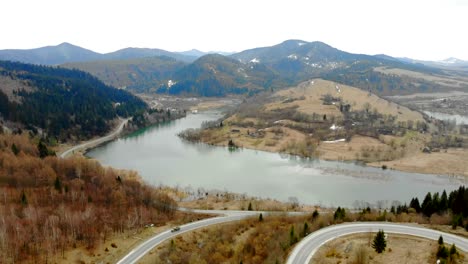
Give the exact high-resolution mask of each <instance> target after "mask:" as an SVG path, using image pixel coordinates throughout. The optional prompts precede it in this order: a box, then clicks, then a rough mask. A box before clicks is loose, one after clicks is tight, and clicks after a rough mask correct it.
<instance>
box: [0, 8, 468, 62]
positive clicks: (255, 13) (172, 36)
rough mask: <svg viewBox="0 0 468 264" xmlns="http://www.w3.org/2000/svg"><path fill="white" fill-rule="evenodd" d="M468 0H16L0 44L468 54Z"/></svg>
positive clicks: (0, 15) (2, 15) (4, 18)
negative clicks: (308, 46)
mask: <svg viewBox="0 0 468 264" xmlns="http://www.w3.org/2000/svg"><path fill="white" fill-rule="evenodd" d="M467 16H468V0H422V1H421V0H301V1H299V0H287V1H283V0H270V1H268V0H235V1H234V0H164V1H161V0H131V1H123V0H113V1H105V0H79V1H78V0H66V1H64V0H40V1H38V0H14V1H13V0H9V1H3V2H2V4H1V11H0V24H1V25H2V38H1V41H0V49H11V48H20V49H26V48H36V47H41V46H47V45H57V44H59V43H62V42H70V43H72V44H75V45H78V46H81V47H84V48H88V49H91V50H94V51H97V52H110V51H115V50H118V49H121V48H125V47H147V48H161V49H165V50H170V51H182V50H189V49H192V48H196V49H199V50H203V51H213V50H214V51H241V50H245V49H249V48H254V47H259V46H271V45H274V44H277V43H280V42H282V41H284V40H287V39H301V40H305V41H316V40H318V41H323V42H325V43H327V44H330V45H332V46H334V47H336V48H338V49H341V50H344V51H348V52H353V53H365V54H379V53H385V54H388V55H391V56H396V57H411V58H415V59H425V60H440V59H445V58H448V57H457V58H460V59H464V60H468V34H467V33H466V32H467V30H468V29H467V26H468V17H467Z"/></svg>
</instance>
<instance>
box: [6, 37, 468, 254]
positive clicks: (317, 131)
mask: <svg viewBox="0 0 468 264" xmlns="http://www.w3.org/2000/svg"><path fill="white" fill-rule="evenodd" d="M0 59H2V60H5V61H0V121H1V125H2V126H1V128H2V129H1V130H0V190H1V191H2V193H3V197H2V198H3V201H2V202H0V212H1V215H0V249H1V250H2V251H1V252H2V253H0V254H1V255H0V256H1V257H2V259H0V262H1V263H3V260H6V261H5V262H6V263H10V262H14V263H16V262H24V263H28V262H36V263H37V262H39V263H41V262H48V261H49V260H53V261H54V262H56V263H70V262H71V261H73V262H79V263H83V262H84V263H88V262H89V263H95V262H102V261H105V262H109V263H115V262H117V261H123V260H124V259H122V258H123V257H124V256H126V255H127V254H136V253H135V252H136V251H134V249H137V248H140V247H143V246H144V245H145V243H147V241H150V240H152V239H155V238H158V239H162V240H161V241H160V242H161V243H162V244H158V246H157V247H155V248H153V249H148V251H147V252H149V254H146V257H144V258H143V260H142V261H143V263H154V262H157V263H159V262H163V261H167V260H170V261H172V262H173V263H189V262H194V263H222V262H223V261H228V262H229V261H234V262H236V263H238V262H242V260H244V261H246V263H278V262H281V263H284V262H286V261H289V260H290V259H292V255H291V254H292V251H293V250H294V248H295V247H296V246H297V245H296V244H297V243H299V241H300V240H301V239H302V238H304V237H307V235H308V234H309V233H310V232H314V231H318V230H319V229H322V228H324V227H326V226H329V225H332V226H333V225H335V224H340V223H342V222H354V221H392V222H393V221H394V222H404V223H419V224H425V225H427V226H428V227H430V228H440V229H444V228H446V227H447V226H450V225H452V230H453V231H451V230H445V231H448V232H454V233H456V234H458V235H462V236H466V232H465V230H464V228H465V229H466V228H467V227H468V225H467V223H466V214H467V213H466V206H465V205H466V197H467V196H466V195H465V194H466V191H465V189H464V187H461V186H463V185H466V184H467V182H468V130H467V127H466V123H465V120H466V118H467V113H468V110H467V107H466V106H467V104H466V102H467V98H468V97H467V89H468V74H467V72H466V71H465V70H464V68H463V65H464V64H463V62H462V61H456V62H455V63H456V64H454V66H453V67H452V66H450V64H447V63H445V64H443V65H440V64H435V63H430V62H420V61H418V62H412V61H408V60H405V59H401V58H393V57H390V56H386V55H364V54H353V53H349V52H345V51H341V50H338V49H336V48H334V47H332V46H330V45H328V44H326V43H323V42H319V41H315V42H306V41H302V40H286V41H284V42H282V43H279V44H276V45H273V46H269V47H260V48H254V49H249V50H245V51H241V52H237V53H222V54H218V53H213V54H211V53H203V52H197V51H193V52H169V51H165V50H161V49H147V48H125V49H121V50H118V51H116V52H110V53H97V52H93V51H91V50H87V49H83V48H81V47H78V46H74V45H71V44H68V43H63V44H60V45H58V46H49V47H44V48H39V49H33V50H3V51H0ZM9 60H13V61H20V62H11V61H9ZM27 63H34V64H27ZM36 64H45V65H49V66H42V65H36ZM447 118H448V119H449V120H446V119H447ZM55 151H57V153H58V155H59V157H55V155H56V154H55ZM442 190H444V193H443V194H441V195H439V193H441V192H442ZM428 192H431V193H432V195H431V193H429V194H428ZM446 192H448V193H449V194H447V193H446ZM425 195H426V196H425ZM413 197H416V200H417V197H419V199H421V201H422V203H421V204H420V203H419V201H417V202H416V201H415V198H413ZM423 197H425V198H424V200H423V199H422V198H423ZM0 200H1V199H0ZM410 200H411V202H410V203H408V202H409V201H410ZM337 207H338V208H337ZM345 208H346V209H345ZM197 209H205V210H215V211H198V210H197ZM216 210H217V211H216ZM255 210H256V211H255ZM272 211H277V212H280V215H274V214H273V213H272ZM224 212H225V213H226V214H227V215H228V217H227V218H224V219H225V220H226V221H228V220H229V221H234V222H233V223H229V224H226V223H222V222H223V221H225V220H219V219H222V218H213V217H212V215H210V216H209V215H206V214H204V213H210V214H212V213H216V214H224ZM313 212H314V213H313ZM260 213H261V217H259V214H260ZM270 214H271V215H270ZM319 214H320V216H318V215H319ZM263 217H265V218H263ZM203 218H211V219H210V220H207V222H213V223H212V224H209V225H204V224H203V223H205V222H203V221H201V222H200V221H199V220H201V219H203ZM192 221H195V223H192V224H189V226H190V225H193V226H200V227H201V228H202V229H199V230H191V229H190V230H187V233H185V232H186V230H184V228H185V227H186V226H185V225H184V224H186V223H189V222H192ZM217 221H220V222H217ZM90 223H93V224H90ZM15 224H16V230H17V231H16V232H14V231H11V230H14V229H13V227H14V226H15ZM179 225H180V226H182V230H181V229H180V227H179V229H177V228H174V227H178V226H179ZM446 229H448V228H446ZM169 230H172V232H171V231H169ZM180 230H181V231H180ZM271 230H275V232H271ZM179 231H180V235H178V233H176V232H179ZM189 231H190V232H189ZM182 233H184V234H183V235H182ZM161 237H162V238H161ZM164 237H166V238H164ZM172 237H173V239H172ZM163 238H164V239H163ZM170 238H171V240H169V239H170ZM351 240H352V241H358V242H359V243H361V242H362V241H361V240H362V237H357V238H352V239H351ZM164 241H166V242H164ZM334 243H338V242H334ZM339 243H345V242H339ZM346 243H347V242H346ZM392 243H395V244H391V247H392V248H393V249H395V251H398V252H400V253H398V254H400V255H402V254H405V253H401V251H402V249H401V248H400V247H398V245H399V244H403V243H407V242H405V240H404V239H403V238H402V239H396V240H392ZM411 243H416V242H411ZM417 243H420V242H417ZM421 243H426V244H428V245H426V244H424V245H426V246H427V247H426V248H429V247H432V244H430V243H429V242H426V241H424V242H421ZM361 244H362V243H361ZM21 245H22V246H21ZM332 245H333V246H332V247H334V248H337V250H338V248H339V250H342V249H341V247H339V246H335V245H336V244H332ZM327 247H329V245H327V246H325V248H323V249H322V251H319V252H318V254H316V256H315V257H316V258H318V259H319V260H320V261H322V260H324V261H325V260H330V261H334V260H335V258H338V259H339V257H337V255H336V254H335V255H333V256H331V257H330V256H325V257H324V256H322V255H330V254H329V252H330V249H329V248H327ZM213 250H215V251H216V252H217V254H211V253H212V252H213ZM337 250H335V251H337ZM431 250H432V249H431ZM323 252H325V253H323ZM337 254H343V255H345V253H337ZM346 254H347V253H346ZM353 254H354V253H353ZM395 254H396V253H395ZM395 254H387V255H386V257H387V258H379V255H376V254H370V256H371V258H375V259H377V260H379V261H380V260H381V259H384V260H382V261H384V262H385V261H387V259H389V258H391V256H390V255H392V256H394V255H395ZM463 254H464V253H463ZM389 256H390V257H389ZM461 256H463V255H461ZM137 257H138V258H140V257H143V255H141V256H137ZM348 257H349V258H350V259H351V258H352V257H353V256H348ZM400 257H401V256H400ZM424 259H431V261H432V260H434V254H432V253H430V254H426V255H425V256H424ZM461 259H462V258H461ZM389 261H391V260H389ZM130 262H131V261H130ZM316 262H317V261H316ZM316 262H314V263H316ZM122 263H125V262H122ZM319 263H321V262H319ZM323 263H327V262H326V261H325V262H323Z"/></svg>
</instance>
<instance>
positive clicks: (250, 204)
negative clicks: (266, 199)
mask: <svg viewBox="0 0 468 264" xmlns="http://www.w3.org/2000/svg"><path fill="white" fill-rule="evenodd" d="M247 210H248V211H252V202H249V206H248V207H247Z"/></svg>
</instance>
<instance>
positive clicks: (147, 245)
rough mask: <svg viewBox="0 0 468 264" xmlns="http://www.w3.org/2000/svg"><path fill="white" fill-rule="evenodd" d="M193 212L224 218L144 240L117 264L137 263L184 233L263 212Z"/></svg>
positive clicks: (212, 219) (197, 223)
mask: <svg viewBox="0 0 468 264" xmlns="http://www.w3.org/2000/svg"><path fill="white" fill-rule="evenodd" d="M182 211H189V210H187V209H183V210H182ZM190 211H193V212H198V213H212V214H219V213H221V214H225V216H219V217H214V218H209V219H204V220H200V221H197V222H193V223H190V224H186V225H182V226H180V230H179V231H177V232H171V230H167V231H164V232H162V233H160V234H157V235H155V236H154V237H152V238H150V239H148V240H146V241H145V242H143V243H142V244H140V245H139V246H138V247H136V248H135V249H134V250H132V251H131V252H130V253H128V254H127V255H126V256H125V257H123V258H122V259H121V260H120V261H119V262H117V264H131V263H137V261H138V260H139V259H140V258H142V257H143V256H144V255H146V254H147V253H148V252H149V251H150V250H151V249H152V248H154V247H156V246H157V245H159V244H161V243H163V242H164V241H166V240H168V239H170V238H173V237H175V236H178V235H180V234H183V233H185V232H189V231H193V230H195V229H199V228H203V227H208V226H210V225H215V224H221V223H226V222H231V221H238V220H242V219H245V218H248V217H252V216H257V215H259V214H260V213H265V212H255V211H215V210H213V211H204V210H190Z"/></svg>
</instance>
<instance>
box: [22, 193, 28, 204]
mask: <svg viewBox="0 0 468 264" xmlns="http://www.w3.org/2000/svg"><path fill="white" fill-rule="evenodd" d="M21 204H22V205H27V204H28V198H27V197H26V193H25V192H24V190H23V192H22V193H21Z"/></svg>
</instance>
